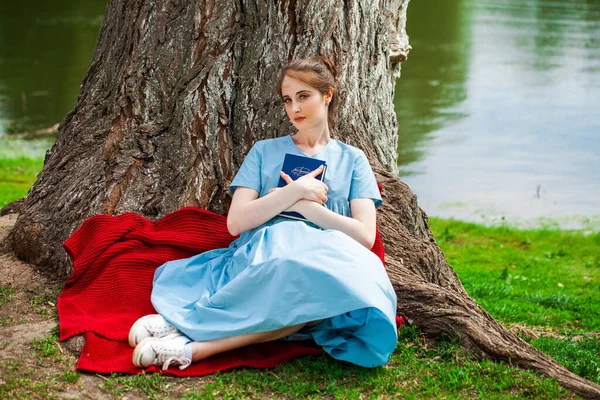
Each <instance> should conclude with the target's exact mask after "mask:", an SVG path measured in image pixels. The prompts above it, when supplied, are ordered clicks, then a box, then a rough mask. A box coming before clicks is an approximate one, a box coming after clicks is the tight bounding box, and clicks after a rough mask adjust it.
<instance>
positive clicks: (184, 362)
mask: <svg viewBox="0 0 600 400" xmlns="http://www.w3.org/2000/svg"><path fill="white" fill-rule="evenodd" d="M172 362H176V363H178V364H179V369H186V368H187V367H189V366H190V364H191V363H192V360H190V359H189V358H185V357H182V358H177V357H169V358H167V359H166V360H165V362H164V364H163V366H162V369H163V371H166V370H167V368H169V365H171V363H172Z"/></svg>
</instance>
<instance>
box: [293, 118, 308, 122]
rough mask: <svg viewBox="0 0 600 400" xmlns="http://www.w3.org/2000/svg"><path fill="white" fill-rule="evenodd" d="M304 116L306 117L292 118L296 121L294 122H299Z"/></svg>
mask: <svg viewBox="0 0 600 400" xmlns="http://www.w3.org/2000/svg"><path fill="white" fill-rule="evenodd" d="M305 118H306V117H296V118H294V121H296V122H300V121H302V120H303V119H305Z"/></svg>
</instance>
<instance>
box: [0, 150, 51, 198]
mask: <svg viewBox="0 0 600 400" xmlns="http://www.w3.org/2000/svg"><path fill="white" fill-rule="evenodd" d="M43 165H44V161H43V160H41V159H34V158H26V157H19V158H0V208H2V207H4V206H5V205H7V204H8V203H10V202H12V201H14V200H17V199H19V198H21V197H24V196H26V195H27V192H28V191H29V188H30V187H31V186H32V185H33V183H34V182H35V178H36V177H37V174H38V173H39V172H40V171H41V169H42V167H43Z"/></svg>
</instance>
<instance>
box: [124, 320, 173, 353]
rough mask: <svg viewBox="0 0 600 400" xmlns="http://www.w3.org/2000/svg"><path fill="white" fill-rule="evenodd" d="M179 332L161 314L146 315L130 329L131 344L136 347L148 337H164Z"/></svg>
mask: <svg viewBox="0 0 600 400" xmlns="http://www.w3.org/2000/svg"><path fill="white" fill-rule="evenodd" d="M176 332H179V330H177V328H176V327H175V326H174V325H171V324H170V323H168V322H167V321H166V320H165V319H164V318H163V317H162V316H161V315H159V314H150V315H146V316H145V317H142V318H140V319H138V320H137V321H135V323H134V324H133V325H132V326H131V329H130V330H129V345H130V346H131V347H135V346H137V345H138V343H140V342H141V341H142V340H144V339H146V338H148V337H158V338H160V337H164V336H167V335H170V334H172V333H176Z"/></svg>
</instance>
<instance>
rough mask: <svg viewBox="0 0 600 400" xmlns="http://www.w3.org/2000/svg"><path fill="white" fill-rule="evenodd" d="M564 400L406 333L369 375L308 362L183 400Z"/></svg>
mask: <svg viewBox="0 0 600 400" xmlns="http://www.w3.org/2000/svg"><path fill="white" fill-rule="evenodd" d="M265 396H266V397H275V398H313V399H321V398H333V399H359V398H374V399H378V398H397V397H402V398H408V399H419V398H484V397H485V398H492V399H493V398H497V399H501V398H502V399H507V398H508V399H509V398H515V399H516V398H541V399H555V398H565V397H568V396H569V393H568V392H567V391H565V390H564V389H562V388H561V387H560V386H559V385H558V384H557V383H556V382H555V381H552V380H549V379H540V378H539V377H537V376H535V375H534V374H533V373H532V372H530V371H523V370H519V369H516V368H508V367H507V365H505V364H501V363H494V362H490V361H483V362H477V361H472V360H470V358H469V357H468V355H466V354H465V353H464V352H463V350H462V349H461V347H460V346H459V345H457V344H454V343H448V342H431V341H425V340H423V339H422V338H420V337H419V334H418V331H417V330H416V329H415V328H406V329H402V331H401V335H400V340H399V342H398V347H397V349H396V351H395V352H394V355H393V356H392V359H391V360H390V363H389V364H388V365H387V366H385V367H382V368H375V369H366V368H361V367H357V366H353V365H350V364H347V363H342V362H338V361H335V360H333V359H332V358H330V357H327V356H322V357H304V358H300V359H296V360H293V361H291V362H288V363H286V364H284V365H281V366H279V367H277V368H275V369H273V370H271V371H264V370H250V369H245V370H237V371H232V372H226V373H219V374H216V375H215V376H214V377H213V382H211V383H208V384H204V385H203V387H202V388H199V389H198V390H190V391H189V392H188V393H186V394H185V395H184V396H183V398H184V399H218V398H232V399H233V398H262V397H265Z"/></svg>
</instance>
